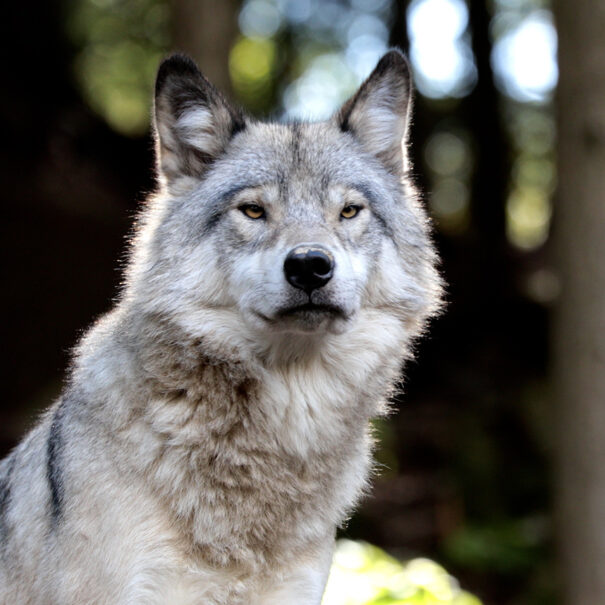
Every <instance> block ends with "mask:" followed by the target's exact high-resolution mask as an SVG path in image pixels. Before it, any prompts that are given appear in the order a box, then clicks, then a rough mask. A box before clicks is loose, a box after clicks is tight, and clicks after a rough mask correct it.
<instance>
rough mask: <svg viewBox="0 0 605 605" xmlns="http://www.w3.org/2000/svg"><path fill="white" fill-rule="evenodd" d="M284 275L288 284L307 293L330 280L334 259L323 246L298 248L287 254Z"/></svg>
mask: <svg viewBox="0 0 605 605" xmlns="http://www.w3.org/2000/svg"><path fill="white" fill-rule="evenodd" d="M284 273H285V274H286V279H287V280H288V282H289V283H290V284H292V285H293V286H294V287H295V288H299V289H300V290H305V292H307V293H309V292H311V290H316V289H317V288H321V287H322V286H325V285H326V284H327V283H328V282H329V281H330V279H332V274H333V273H334V259H333V258H332V254H331V253H330V252H329V251H328V250H327V249H326V248H324V247H323V246H319V245H314V246H298V247H296V248H294V249H293V250H290V252H289V253H288V256H287V257H286V260H285V261H284Z"/></svg>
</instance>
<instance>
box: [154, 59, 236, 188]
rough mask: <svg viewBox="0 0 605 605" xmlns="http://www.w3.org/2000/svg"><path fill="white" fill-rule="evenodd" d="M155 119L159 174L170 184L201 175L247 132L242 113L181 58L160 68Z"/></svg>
mask: <svg viewBox="0 0 605 605" xmlns="http://www.w3.org/2000/svg"><path fill="white" fill-rule="evenodd" d="M154 118H155V119H154V126H155V133H156V154H157V168H158V173H159V176H160V178H162V179H164V180H165V181H166V182H167V183H168V184H170V183H171V182H172V181H174V180H176V179H177V178H179V177H181V176H193V177H199V176H202V175H203V173H204V172H205V170H206V169H207V168H208V166H209V165H210V164H211V163H212V162H213V161H214V160H215V159H216V158H218V157H219V156H220V155H221V154H222V153H224V151H225V149H226V148H227V145H228V144H229V141H230V140H231V138H232V137H233V136H234V135H235V134H236V133H237V132H239V131H241V130H243V129H244V128H245V121H244V117H243V115H242V114H241V113H240V112H238V111H236V110H235V109H233V108H232V107H231V106H230V105H229V104H228V103H227V101H225V99H224V98H223V96H222V95H221V93H220V92H219V91H218V90H217V89H216V88H214V86H212V84H210V82H209V81H208V80H206V78H205V77H204V76H203V75H202V74H201V72H200V71H199V69H198V68H197V65H196V64H195V63H194V62H193V61H192V60H191V59H189V58H188V57H186V56H184V55H173V56H172V57H169V58H168V59H165V60H164V61H163V62H162V64H161V65H160V68H159V70H158V75H157V79H156V83H155V116H154Z"/></svg>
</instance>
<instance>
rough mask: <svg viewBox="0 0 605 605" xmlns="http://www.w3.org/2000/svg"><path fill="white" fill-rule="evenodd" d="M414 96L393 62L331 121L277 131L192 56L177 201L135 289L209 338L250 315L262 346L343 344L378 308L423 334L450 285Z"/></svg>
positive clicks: (170, 170) (166, 190) (159, 90)
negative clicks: (422, 177) (330, 337)
mask: <svg viewBox="0 0 605 605" xmlns="http://www.w3.org/2000/svg"><path fill="white" fill-rule="evenodd" d="M410 93H411V91H410V81H409V70H408V66H407V63H406V61H405V59H404V58H403V56H402V55H401V54H400V53H399V52H397V51H392V52H391V53H389V54H387V55H386V56H385V57H384V58H383V59H382V60H381V62H380V63H379V64H378V66H377V67H376V69H375V70H374V72H373V73H372V75H371V76H370V77H369V78H368V79H367V81H366V82H365V83H364V84H363V85H362V86H361V88H360V89H359V91H358V93H357V94H356V95H355V96H354V97H353V98H352V99H351V100H350V101H349V102H348V103H347V104H345V106H344V107H342V109H341V110H340V111H339V112H338V113H337V115H335V116H334V117H333V118H332V119H331V120H330V121H328V122H324V123H315V124H300V123H293V124H271V123H270V124H267V123H260V122H257V121H255V120H252V119H250V118H248V117H245V116H243V115H242V114H241V113H240V112H238V111H236V110H235V109H233V108H231V107H230V106H229V105H228V104H227V102H226V101H225V100H224V99H223V98H222V96H221V95H220V94H219V93H218V91H216V90H215V89H214V88H213V87H212V85H211V84H210V83H209V82H208V81H207V80H206V79H205V78H204V77H203V76H202V75H201V73H200V72H199V71H198V69H197V67H196V66H195V65H194V64H193V63H192V62H191V61H190V60H189V59H187V58H185V57H181V56H175V57H172V58H171V59H168V60H167V61H165V62H164V63H163V65H162V66H161V68H160V72H159V74H158V79H157V85H156V108H155V109H156V111H155V130H156V135H157V136H156V141H157V157H158V165H157V168H158V175H159V181H160V183H161V191H160V193H159V195H158V196H157V197H156V199H155V200H153V201H152V202H151V206H152V207H151V208H150V209H149V211H148V213H147V216H146V217H145V219H144V220H145V222H146V223H147V225H146V228H145V229H143V230H142V234H141V235H140V236H139V240H138V242H137V246H136V247H137V248H138V251H139V254H136V253H135V258H138V259H139V262H135V263H134V265H133V267H132V268H131V271H130V286H131V291H133V292H136V296H140V297H141V299H142V300H145V299H147V300H148V303H149V305H153V306H154V307H155V308H154V310H155V311H157V312H159V313H168V314H170V315H171V316H174V314H175V311H176V312H177V314H178V313H180V314H181V315H182V317H183V318H187V319H186V321H187V326H186V327H187V329H188V330H189V331H192V332H196V333H197V332H199V333H200V335H203V332H204V327H203V326H204V325H207V324H208V321H209V319H210V318H211V319H212V323H213V324H215V323H216V321H217V320H219V321H220V318H221V317H222V318H223V320H224V323H225V324H229V325H232V321H233V315H234V314H235V315H236V316H237V318H238V319H241V323H240V324H238V329H239V330H240V332H241V330H242V327H243V329H244V330H247V331H248V333H249V335H250V338H253V339H254V340H255V341H257V340H258V338H259V335H262V336H261V337H262V338H265V339H271V338H275V337H277V336H279V335H281V336H282V337H286V338H287V335H288V334H292V333H299V334H300V333H302V334H306V335H309V336H313V335H315V336H317V335H320V334H325V333H333V334H341V333H343V332H346V331H348V330H350V329H351V328H353V327H354V326H355V325H357V324H358V323H359V322H363V318H364V313H365V311H368V310H377V309H381V310H383V311H384V312H387V313H395V314H396V315H401V314H403V315H405V320H406V321H407V322H408V323H409V324H410V329H413V326H415V325H420V324H421V323H422V319H423V317H424V316H426V315H427V314H429V313H431V312H432V310H433V308H434V305H435V300H436V292H437V290H438V285H437V284H438V279H437V277H436V274H435V272H434V269H433V262H434V258H433V253H432V249H431V246H430V242H429V239H428V236H427V229H426V225H425V218H424V216H423V213H422V210H421V209H420V206H419V204H418V203H417V200H416V193H415V191H414V189H413V187H412V185H411V184H410V183H409V182H408V181H407V163H408V162H407V157H406V142H407V130H408V122H409V119H408V115H409V111H410ZM150 284H153V285H154V286H156V287H154V290H153V292H152V293H149V292H148V293H147V294H148V296H146V293H145V291H144V288H145V287H146V288H149V285H150ZM158 291H160V292H162V293H163V296H160V297H158V296H157V292H158ZM194 317H197V319H198V320H199V324H198V325H197V326H196V325H195V320H193V319H192V318H194ZM227 318H229V319H228V321H227ZM213 333H214V334H216V331H214V330H213Z"/></svg>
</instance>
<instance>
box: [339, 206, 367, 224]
mask: <svg viewBox="0 0 605 605" xmlns="http://www.w3.org/2000/svg"><path fill="white" fill-rule="evenodd" d="M350 208H351V209H353V210H355V214H354V215H353V216H344V215H343V212H344V211H345V210H349V209H350ZM363 209H364V206H362V205H361V204H347V205H346V206H345V207H344V208H343V209H342V210H341V211H340V218H341V219H342V220H345V221H350V220H351V219H354V218H355V217H357V216H359V213H360V212H361V211H362V210H363Z"/></svg>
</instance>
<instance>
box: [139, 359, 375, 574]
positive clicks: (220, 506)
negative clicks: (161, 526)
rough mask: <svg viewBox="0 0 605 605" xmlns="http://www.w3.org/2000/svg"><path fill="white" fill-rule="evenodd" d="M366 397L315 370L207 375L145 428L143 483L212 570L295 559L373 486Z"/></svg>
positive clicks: (154, 412) (158, 409)
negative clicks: (369, 484)
mask: <svg viewBox="0 0 605 605" xmlns="http://www.w3.org/2000/svg"><path fill="white" fill-rule="evenodd" d="M363 399H364V397H363V394H362V393H359V392H357V393H354V392H352V391H351V390H349V389H346V388H345V387H344V386H343V385H342V384H341V383H339V381H338V380H336V379H335V378H334V377H333V376H330V375H329V373H327V372H324V371H321V369H320V368H317V367H313V368H299V369H297V370H291V371H281V372H272V373H266V374H264V375H263V376H261V377H260V378H259V379H258V380H251V379H249V378H242V377H236V376H234V375H233V374H232V373H229V372H227V371H226V370H225V368H221V367H208V368H204V369H203V371H201V373H200V374H199V375H198V380H197V381H196V382H195V384H194V383H191V384H190V385H189V387H188V388H187V389H186V390H183V389H181V390H178V391H175V392H173V393H172V394H166V396H164V397H160V398H156V399H155V400H154V401H153V402H152V403H151V405H149V406H148V408H147V409H146V411H145V413H144V415H143V416H142V417H141V418H140V419H139V421H138V422H139V423H140V424H141V425H142V426H141V427H140V430H141V432H144V433H145V434H146V435H147V438H146V439H145V440H144V443H145V450H146V451H145V453H144V454H142V455H144V456H145V459H146V475H147V480H148V481H150V483H151V484H152V485H153V486H154V489H155V491H156V493H157V494H158V495H159V496H160V497H161V498H162V499H163V500H164V501H165V502H166V504H167V506H168V508H169V509H170V510H171V511H172V514H173V515H174V517H175V519H177V520H178V522H179V523H180V524H182V526H183V529H184V532H185V534H186V535H188V536H190V537H191V538H192V540H193V544H194V546H195V548H196V549H199V550H200V552H203V553H204V557H205V558H207V559H210V560H211V561H212V562H214V563H220V564H221V565H226V564H230V563H233V562H236V561H240V562H241V561H246V560H248V561H255V562H257V563H258V562H260V561H263V560H265V561H266V562H269V560H270V559H271V558H272V557H274V556H278V557H279V556H281V555H280V553H283V552H285V551H287V552H290V553H292V554H294V553H296V552H297V551H300V550H302V549H304V548H305V547H306V546H307V545H308V544H312V543H314V542H316V541H317V540H320V539H325V536H326V535H330V534H331V533H333V531H334V529H335V526H336V525H338V524H339V523H341V522H342V521H343V520H344V518H345V517H346V515H347V513H348V512H349V511H350V509H351V508H352V506H353V505H354V503H355V501H356V499H357V497H358V495H359V493H360V491H361V489H362V487H363V485H364V483H365V481H366V477H367V474H368V467H369V460H370V441H371V440H370V439H369V437H368V431H367V421H368V409H367V404H366V403H365V401H364V400H363ZM138 441H139V443H141V442H142V440H141V439H140V438H139V439H138Z"/></svg>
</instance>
